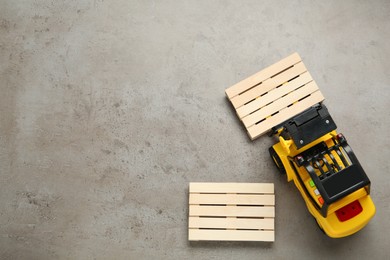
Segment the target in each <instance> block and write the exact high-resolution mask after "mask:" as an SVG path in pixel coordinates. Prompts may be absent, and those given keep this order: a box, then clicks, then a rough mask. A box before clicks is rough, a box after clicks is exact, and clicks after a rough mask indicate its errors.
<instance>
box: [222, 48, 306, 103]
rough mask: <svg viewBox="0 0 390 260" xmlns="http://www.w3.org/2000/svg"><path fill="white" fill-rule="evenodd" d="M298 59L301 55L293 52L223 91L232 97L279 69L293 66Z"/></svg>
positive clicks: (299, 59)
mask: <svg viewBox="0 0 390 260" xmlns="http://www.w3.org/2000/svg"><path fill="white" fill-rule="evenodd" d="M300 61H301V57H299V55H298V53H294V54H292V55H290V56H288V57H287V58H285V59H283V60H281V61H279V62H278V63H276V64H274V65H272V66H269V67H268V68H266V69H264V70H262V71H260V72H258V73H256V74H254V75H252V76H250V77H249V78H246V79H244V80H242V81H240V82H239V83H237V84H235V85H234V86H232V87H230V88H228V89H226V91H225V92H226V95H227V96H228V97H229V98H233V97H235V96H236V95H238V94H240V93H242V92H244V91H245V90H247V89H248V88H251V87H253V86H254V85H256V84H257V83H259V82H262V81H264V80H266V79H268V78H270V77H272V76H273V75H275V74H277V73H278V72H280V71H282V70H284V69H286V68H288V67H290V66H293V65H294V64H296V63H298V62H300Z"/></svg>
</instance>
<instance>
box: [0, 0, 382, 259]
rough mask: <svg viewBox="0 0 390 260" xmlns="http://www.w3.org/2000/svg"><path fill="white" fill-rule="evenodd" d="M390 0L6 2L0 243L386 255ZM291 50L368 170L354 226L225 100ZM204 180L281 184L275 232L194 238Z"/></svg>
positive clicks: (40, 253)
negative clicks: (195, 184)
mask: <svg viewBox="0 0 390 260" xmlns="http://www.w3.org/2000/svg"><path fill="white" fill-rule="evenodd" d="M293 2H294V3H293ZM389 3H390V2H389V1H205V0H202V1H127V0H120V1H119V0H118V1H103V0H95V1H92V0H90V1H72V0H65V1H6V0H1V1H0V73H1V74H0V75H1V76H0V77H1V78H0V87H1V89H0V90H1V95H0V109H1V110H0V111H1V114H0V185H1V188H0V258H1V259H55V258H59V259H94V258H95V259H161V258H162V259H189V258H194V259H222V258H223V259H259V258H271V259H272V258H273V259H284V258H293V259H302V258H310V259H327V258H329V257H332V258H340V259H352V258H372V259H385V258H388V257H389V253H390V249H389V244H390V241H389V232H390V228H389V222H388V218H389V215H390V210H389V204H390V203H389V196H390V192H389V181H390V172H389V157H390V154H389V146H390V139H389V126H390V123H389V118H390V116H389V111H390V102H389V98H390V97H389V93H390V91H389V87H390V76H389V73H388V68H389V67H390V47H389V40H390V18H389V17H390V16H389V15H390V4H389ZM294 51H297V52H299V53H300V55H301V57H302V58H303V59H304V62H305V64H306V66H307V67H308V69H309V71H310V72H311V74H312V75H313V77H314V78H315V80H316V81H317V84H318V85H319V86H320V88H321V90H322V92H323V94H324V95H325V97H326V102H325V103H326V104H327V106H328V108H329V110H330V112H331V114H332V116H333V118H334V119H335V121H336V123H337V124H338V127H339V130H340V131H341V132H343V133H344V134H345V135H346V137H347V139H348V140H349V142H350V144H351V146H352V147H353V149H354V150H355V152H356V154H357V155H358V158H359V159H360V161H361V163H362V165H363V167H364V168H365V170H366V172H367V173H368V175H369V177H370V178H371V181H372V197H373V199H374V201H375V203H376V205H377V208H378V211H377V215H376V216H375V218H374V219H373V220H372V221H371V222H370V223H369V225H368V226H367V227H366V228H365V229H364V230H362V231H361V232H359V233H358V234H356V235H354V236H351V237H348V238H344V239H340V240H333V239H330V238H327V237H325V236H324V235H323V234H322V233H321V232H320V231H319V230H318V229H317V227H316V225H315V223H314V221H313V219H312V217H311V216H310V215H309V213H308V211H307V210H306V208H305V205H304V202H303V200H302V199H301V198H300V195H299V193H298V191H297V190H296V189H295V188H294V186H293V184H292V183H287V182H286V181H285V179H284V178H283V177H281V176H279V175H278V173H277V171H276V170H275V168H274V166H273V165H272V162H271V160H270V159H269V157H268V151H267V149H268V147H269V146H270V145H271V144H272V143H273V141H274V140H272V139H270V138H268V137H262V138H259V139H258V140H257V141H255V142H251V141H249V138H248V137H247V135H246V133H245V131H244V129H243V127H242V126H241V125H240V123H239V121H238V119H237V118H236V115H235V113H234V111H233V109H232V108H231V105H230V104H229V103H228V102H227V100H226V98H225V94H224V90H225V88H227V87H229V86H231V85H232V84H234V83H236V82H238V81H239V80H241V79H243V78H245V77H247V76H249V75H251V74H253V73H255V72H257V71H259V70H260V69H262V68H264V67H266V66H268V65H271V64H272V63H274V62H276V61H278V60H280V59H281V58H284V57H285V56H287V55H289V54H291V53H293V52H294ZM190 181H205V182H208V181H210V182H211V181H213V182H214V181H215V182H274V183H275V188H276V195H277V206H276V214H277V218H276V242H275V243H273V244H267V243H264V244H262V243H218V242H216V243H203V242H202V243H188V242H187V231H186V226H187V211H188V210H187V207H186V203H187V196H188V195H187V192H188V182H190Z"/></svg>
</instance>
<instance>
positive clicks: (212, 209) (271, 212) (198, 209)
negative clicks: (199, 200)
mask: <svg viewBox="0 0 390 260" xmlns="http://www.w3.org/2000/svg"><path fill="white" fill-rule="evenodd" d="M189 215H190V216H207V217H269V218H273V217H275V207H273V206H265V207H250V206H241V207H238V206H196V205H190V209H189Z"/></svg>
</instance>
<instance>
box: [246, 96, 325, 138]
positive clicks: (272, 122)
mask: <svg viewBox="0 0 390 260" xmlns="http://www.w3.org/2000/svg"><path fill="white" fill-rule="evenodd" d="M323 100H324V96H323V95H322V94H321V92H320V91H319V90H318V91H316V92H314V93H312V94H311V95H310V97H307V98H305V99H303V100H301V101H299V102H298V103H296V104H294V105H292V106H291V107H287V108H285V109H283V110H282V111H280V112H279V113H278V114H276V115H273V116H272V117H270V118H267V119H266V120H265V121H263V122H261V123H259V124H257V125H253V126H251V127H249V128H248V129H247V130H248V133H249V136H250V138H251V139H252V140H253V139H255V138H257V137H258V136H260V135H262V134H264V133H266V132H267V131H269V130H270V129H271V128H272V127H274V126H276V125H278V124H280V123H282V122H284V121H286V120H288V119H290V118H292V117H293V116H295V115H297V114H299V113H301V112H303V111H305V110H306V109H308V108H309V107H311V106H314V105H315V104H317V103H320V102H322V101H323Z"/></svg>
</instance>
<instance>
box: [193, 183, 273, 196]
mask: <svg viewBox="0 0 390 260" xmlns="http://www.w3.org/2000/svg"><path fill="white" fill-rule="evenodd" d="M189 190H190V192H193V193H195V192H196V193H248V194H268V193H271V194H272V193H274V184H273V183H229V182H225V183H207V182H191V183H190V188H189Z"/></svg>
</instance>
